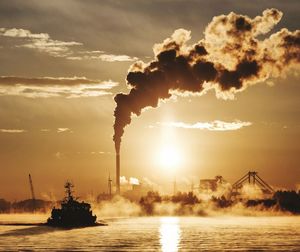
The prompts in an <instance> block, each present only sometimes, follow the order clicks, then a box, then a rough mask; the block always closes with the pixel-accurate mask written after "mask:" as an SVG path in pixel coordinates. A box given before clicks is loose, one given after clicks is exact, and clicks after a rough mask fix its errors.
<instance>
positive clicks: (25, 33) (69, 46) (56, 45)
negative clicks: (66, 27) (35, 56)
mask: <svg viewBox="0 0 300 252" xmlns="http://www.w3.org/2000/svg"><path fill="white" fill-rule="evenodd" d="M0 36H2V37H10V38H16V39H21V40H22V44H21V45H16V47H19V48H29V49H34V50H37V51H39V52H42V53H47V54H49V55H50V56H53V57H64V58H67V59H69V60H101V61H106V62H118V61H136V60H137V58H136V57H130V56H128V55H115V54H106V53H105V52H104V51H100V50H92V51H88V50H86V51H78V52H76V50H75V51H74V49H73V48H74V46H83V43H80V42H76V41H61V40H55V39H52V38H51V37H50V35H49V34H48V33H32V32H31V31H29V30H25V29H19V28H11V29H7V28H0ZM23 40H25V41H24V42H23Z"/></svg>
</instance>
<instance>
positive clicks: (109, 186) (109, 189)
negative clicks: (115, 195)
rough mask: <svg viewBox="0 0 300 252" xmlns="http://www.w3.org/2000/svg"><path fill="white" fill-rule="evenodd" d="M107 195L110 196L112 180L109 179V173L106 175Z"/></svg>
mask: <svg viewBox="0 0 300 252" xmlns="http://www.w3.org/2000/svg"><path fill="white" fill-rule="evenodd" d="M107 182H108V194H109V196H111V188H112V179H111V178H110V173H109V175H108V181H107Z"/></svg>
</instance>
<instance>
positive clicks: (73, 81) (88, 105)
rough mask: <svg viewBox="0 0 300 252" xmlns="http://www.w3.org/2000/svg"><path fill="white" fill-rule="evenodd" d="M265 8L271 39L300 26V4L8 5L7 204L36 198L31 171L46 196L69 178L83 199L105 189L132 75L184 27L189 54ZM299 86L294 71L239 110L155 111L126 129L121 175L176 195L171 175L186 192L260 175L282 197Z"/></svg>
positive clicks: (235, 103)
mask: <svg viewBox="0 0 300 252" xmlns="http://www.w3.org/2000/svg"><path fill="white" fill-rule="evenodd" d="M256 2H257V3H259V4H256ZM287 3H288V4H287ZM267 8H276V9H278V10H280V11H281V12H283V17H282V19H281V21H280V22H279V24H278V25H276V26H275V28H274V29H273V30H272V32H276V31H279V30H280V29H281V28H287V29H288V30H290V31H295V30H297V29H298V28H299V27H298V26H299V22H300V18H299V15H298V14H299V3H298V1H285V2H284V3H283V2H282V1H264V2H261V1H252V2H251V4H249V5H248V4H247V3H245V2H243V3H242V2H239V1H214V2H213V3H211V2H210V1H179V0H178V1H168V0H165V1H163V0H161V1H158V0H157V1H151V2H150V1H149V2H146V1H138V0H135V1H126V3H125V1H124V2H123V1H101V2H100V1H92V0H87V1H63V2H62V1H51V3H50V2H49V3H47V2H46V1H31V0H29V1H16V0H11V1H1V2H0V24H1V25H0V62H1V69H0V141H1V144H0V164H1V176H0V198H7V199H11V200H14V199H21V198H29V197H30V191H29V185H28V180H27V177H28V173H31V175H32V177H33V180H34V185H35V190H36V194H37V197H39V198H42V197H47V196H49V195H50V194H54V195H56V196H61V195H62V193H63V184H64V182H65V180H66V179H71V180H73V182H74V183H75V185H76V190H77V194H79V195H86V194H90V193H99V192H101V191H106V190H107V188H106V187H107V186H106V185H107V177H108V174H109V173H111V175H112V176H114V172H115V148H114V143H113V140H112V137H113V134H114V131H113V130H114V129H113V124H114V115H113V113H114V109H115V106H116V104H115V102H114V100H113V97H114V96H115V95H116V94H117V93H119V92H124V93H128V92H129V91H128V88H127V86H126V80H125V79H126V75H127V73H128V69H129V67H130V66H131V65H132V64H133V63H134V62H135V61H137V60H143V61H144V62H149V61H151V60H152V59H153V57H154V55H153V51H152V48H153V45H154V44H156V43H161V42H162V41H164V40H165V39H166V38H168V37H170V36H171V35H172V33H173V32H174V31H175V30H176V29H179V28H184V29H186V30H190V31H191V35H192V39H191V42H190V43H191V44H192V43H195V42H196V41H199V40H200V39H202V38H203V32H204V29H205V27H206V26H207V24H208V23H209V22H210V21H211V20H212V18H213V17H214V16H217V15H221V14H225V15H227V14H229V13H230V12H231V11H233V12H235V13H238V14H243V15H247V16H249V17H251V18H254V17H255V16H257V15H261V14H262V12H263V11H264V10H265V9H267ZM266 36H268V34H267V35H266ZM298 56H299V55H298ZM299 80H300V77H299V70H297V69H293V70H291V71H289V72H288V73H287V74H284V75H281V76H280V77H279V78H271V79H269V80H267V81H264V82H262V83H259V84H256V85H255V86H252V87H250V88H248V89H247V90H245V91H244V92H241V93H237V94H236V95H235V98H234V99H232V100H224V99H217V98H216V95H215V93H214V92H212V91H209V92H208V93H207V94H206V95H204V96H201V97H199V96H189V97H180V96H177V97H172V98H171V99H170V100H168V102H162V103H161V104H160V106H159V108H157V109H147V110H146V111H144V112H143V113H142V115H141V116H140V117H138V118H137V117H133V119H132V122H131V124H130V125H129V126H128V127H126V132H125V134H124V136H123V138H122V152H121V153H122V154H121V165H122V166H121V167H122V169H121V176H125V177H126V178H128V179H129V178H130V177H134V178H138V179H139V180H140V181H151V182H153V183H155V184H157V185H159V187H160V188H161V189H162V190H166V191H168V190H169V191H171V190H172V186H173V185H172V183H173V180H174V177H176V179H177V183H178V186H179V187H181V188H182V189H183V190H184V189H186V188H188V187H189V186H190V183H191V181H193V182H194V183H197V182H198V181H199V179H200V178H209V177H214V176H215V175H222V176H223V177H224V178H225V179H227V180H228V181H230V182H234V181H235V180H236V179H238V178H239V177H241V176H242V175H244V174H245V173H246V172H247V171H249V170H255V171H258V172H259V174H260V175H261V176H262V177H264V178H265V179H266V180H267V181H268V183H270V184H271V185H273V186H274V187H275V188H291V189H292V188H296V187H297V185H298V184H300V157H299V153H300V143H299V141H298V139H300V117H299V115H300V114H299V112H300V110H299V108H300V100H299V93H300V87H299ZM172 156H176V159H174V158H171V157H172ZM168 160H169V161H168ZM174 160H175V161H174ZM168 164H172V165H168Z"/></svg>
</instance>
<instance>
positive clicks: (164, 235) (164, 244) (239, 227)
mask: <svg viewBox="0 0 300 252" xmlns="http://www.w3.org/2000/svg"><path fill="white" fill-rule="evenodd" d="M21 220H22V221H26V222H28V223H29V222H32V221H34V222H39V221H44V220H45V216H28V215H18V216H17V215H15V216H8V215H0V222H3V221H6V222H8V221H11V222H15V221H18V222H19V221H21ZM106 221H107V223H108V224H109V225H108V226H98V227H88V228H81V229H72V230H61V229H56V228H51V227H45V226H0V250H1V251H224V250H227V251H300V217H292V216H290V217H138V218H115V219H107V220H106Z"/></svg>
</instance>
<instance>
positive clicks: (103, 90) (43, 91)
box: [0, 76, 118, 98]
mask: <svg viewBox="0 0 300 252" xmlns="http://www.w3.org/2000/svg"><path fill="white" fill-rule="evenodd" d="M117 85H118V83H117V82H114V81H112V80H108V81H100V80H92V79H87V78H86V77H76V76H75V77H57V78H53V77H38V78H26V77H15V76H0V96H4V95H13V96H24V97H28V98H50V97H65V98H80V97H97V96H103V95H111V94H112V93H111V92H109V90H110V89H112V88H113V87H116V86H117Z"/></svg>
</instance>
